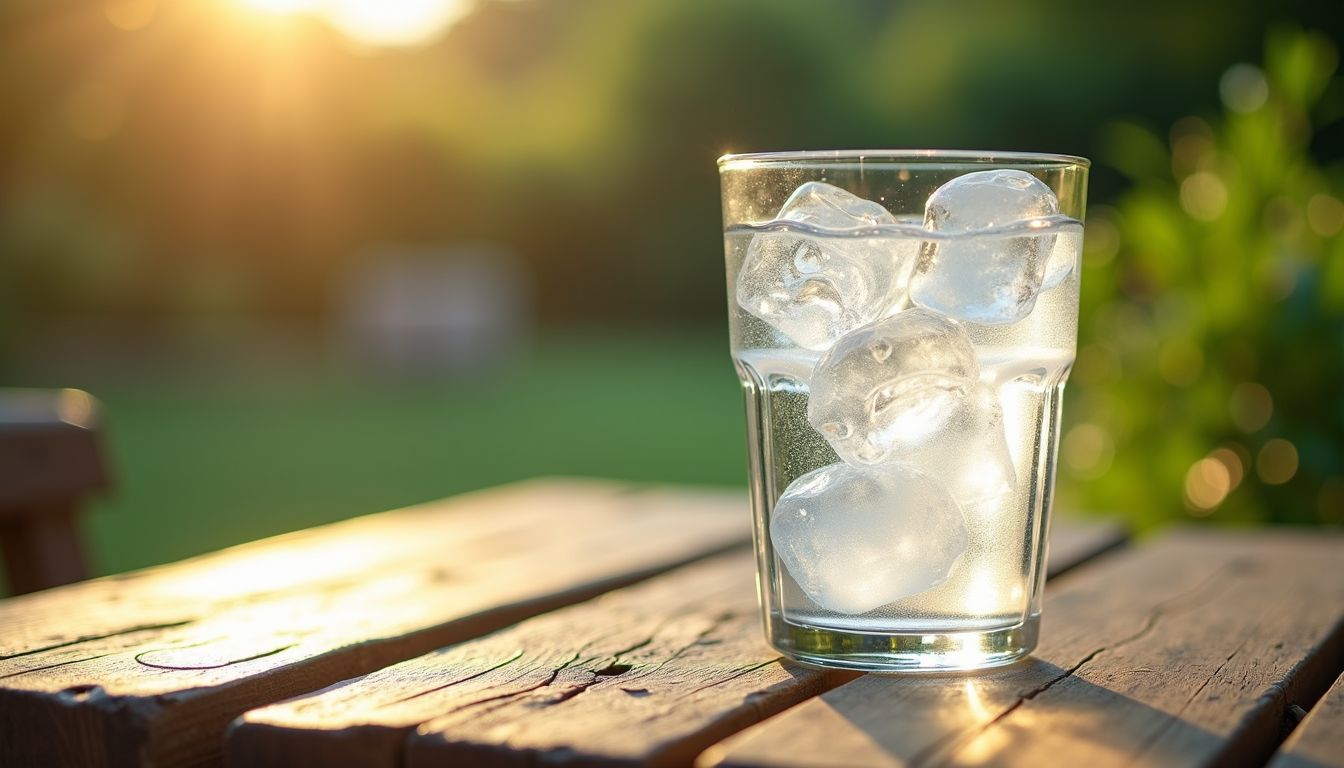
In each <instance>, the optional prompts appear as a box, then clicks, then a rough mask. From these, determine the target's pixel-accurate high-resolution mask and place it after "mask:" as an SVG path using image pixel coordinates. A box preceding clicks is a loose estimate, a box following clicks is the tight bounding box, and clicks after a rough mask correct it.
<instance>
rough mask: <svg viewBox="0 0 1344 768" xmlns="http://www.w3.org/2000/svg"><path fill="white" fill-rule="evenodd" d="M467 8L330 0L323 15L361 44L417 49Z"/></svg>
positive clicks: (428, 1) (458, 1) (450, 0)
mask: <svg viewBox="0 0 1344 768" xmlns="http://www.w3.org/2000/svg"><path fill="white" fill-rule="evenodd" d="M466 6H467V4H466V2H464V1H463V0H328V2H326V3H324V4H323V10H322V15H323V16H324V17H325V18H326V20H327V21H328V22H329V23H330V24H331V25H332V26H334V27H336V28H337V29H339V30H340V31H341V32H343V33H345V34H346V35H347V36H349V37H350V38H351V39H353V40H354V41H356V42H359V43H364V44H367V45H374V46H399V45H416V44H418V43H424V42H428V41H429V40H430V39H431V38H433V37H434V36H435V35H437V34H438V33H439V32H442V31H443V30H444V29H445V28H447V27H448V25H450V24H452V23H453V22H454V21H457V20H458V18H460V17H461V16H462V15H463V14H464V13H466V10H467V7H466Z"/></svg>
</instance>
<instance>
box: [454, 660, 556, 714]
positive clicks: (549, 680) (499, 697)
mask: <svg viewBox="0 0 1344 768" xmlns="http://www.w3.org/2000/svg"><path fill="white" fill-rule="evenodd" d="M578 659H579V654H578V653H575V654H574V655H573V656H571V657H570V658H569V660H568V661H566V662H564V663H563V664H561V665H560V666H558V667H556V668H555V669H553V670H551V674H550V675H549V676H547V678H546V679H545V680H543V681H541V682H540V683H537V684H536V685H530V686H528V687H526V688H523V689H522V690H519V691H510V692H508V693H501V694H497V695H495V696H488V697H486V698H484V699H477V700H475V701H469V702H467V703H465V704H461V705H458V706H456V707H453V708H452V709H450V710H448V711H447V712H444V713H443V716H447V715H455V714H457V713H458V712H462V711H465V710H468V709H472V708H474V707H479V706H481V705H482V704H490V703H493V702H499V701H506V700H509V699H516V698H518V697H520V696H526V695H527V694H529V693H532V692H533V691H539V690H541V689H542V688H546V687H549V686H550V685H551V684H552V683H554V682H555V681H556V680H557V679H559V677H560V673H561V672H563V671H565V670H566V669H568V668H569V667H570V666H571V665H573V664H574V662H576V661H578Z"/></svg>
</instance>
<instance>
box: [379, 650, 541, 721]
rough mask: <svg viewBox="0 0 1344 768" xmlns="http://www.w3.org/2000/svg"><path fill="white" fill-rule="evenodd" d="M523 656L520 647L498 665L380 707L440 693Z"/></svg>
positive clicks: (498, 668)
mask: <svg viewBox="0 0 1344 768" xmlns="http://www.w3.org/2000/svg"><path fill="white" fill-rule="evenodd" d="M522 657H523V651H522V650H521V649H519V651H518V652H517V653H515V654H514V655H512V656H510V657H509V658H507V659H505V660H504V661H501V662H499V663H498V664H496V665H494V666H492V667H487V668H485V669H483V670H481V671H480V672H477V673H475V674H472V675H467V676H466V677H461V678H458V679H456V680H453V681H452V682H449V683H444V684H443V685H438V686H435V687H433V688H430V689H428V690H424V691H419V692H418V693H413V694H411V695H410V696H404V697H402V698H400V699H396V700H394V701H389V702H386V703H384V704H380V705H379V706H380V707H390V706H393V705H395V704H402V703H404V702H407V701H411V700H413V699H418V698H420V697H421V696H428V695H429V694H431V693H438V692H439V691H442V690H446V689H448V688H452V687H453V686H454V685H461V684H462V683H465V682H468V681H471V680H475V679H476V678H478V677H484V676H485V675H488V674H490V673H491V672H495V671H497V670H501V669H503V668H505V667H507V666H509V665H510V664H512V663H513V662H515V661H517V660H519V659H521V658H522Z"/></svg>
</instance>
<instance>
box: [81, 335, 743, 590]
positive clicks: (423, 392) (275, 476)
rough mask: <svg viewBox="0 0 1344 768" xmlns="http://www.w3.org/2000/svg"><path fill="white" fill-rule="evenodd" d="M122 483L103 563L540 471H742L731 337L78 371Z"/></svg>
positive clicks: (675, 475) (102, 537)
mask: <svg viewBox="0 0 1344 768" xmlns="http://www.w3.org/2000/svg"><path fill="white" fill-rule="evenodd" d="M78 386H81V387H84V388H86V389H88V390H90V391H91V392H92V393H93V394H94V395H95V396H97V397H98V398H99V399H100V400H101V401H102V402H103V405H104V413H105V425H106V430H107V449H108V451H109V453H110V455H111V457H112V460H113V464H114V470H115V474H116V489H115V491H114V493H113V494H112V495H111V496H110V497H109V498H107V499H105V500H101V501H99V502H97V503H96V504H94V505H93V506H92V514H91V515H90V516H89V518H88V521H87V526H86V531H87V532H88V537H89V545H90V551H91V554H92V556H93V558H94V560H95V566H96V568H97V570H98V571H99V572H100V573H115V572H119V571H124V570H127V569H131V568H138V567H142V566H146V565H150V564H154V563H159V562H167V561H172V560H177V559H180V558H183V557H187V556H190V555H194V554H198V553H201V552H206V551H210V550H214V549H218V548H220V547H224V546H228V545H231V544H236V543H240V542H244V541H250V540H253V539H256V538H259V537H262V536H268V535H272V534H277V533H281V532H284V531H290V530H295V529H299V528H304V527H308V526H312V525H318V524H321V523H326V522H330V521H334V520H340V519H343V518H347V517H351V516H354V515H359V514H364V513H370V512H378V511H381V510H385V509H391V508H394V507H398V506H403V505H408V504H413V503H416V502H421V501H427V500H431V499H436V498H440V497H443V496H446V495H449V494H454V493H460V492H462V491H467V490H471V489H475V488H481V487H486V486H491V485H496V484H499V483H504V482H508V481H512V480H518V479H522V478H528V477H535V476H540V475H583V476H594V477H612V478H622V479H630V480H640V481H662V482H680V483H702V484H718V485H733V484H738V485H742V484H745V482H746V458H745V457H746V452H745V442H744V437H743V425H742V413H741V408H742V406H741V399H740V394H739V391H738V385H737V380H736V377H735V375H734V373H733V369H732V364H731V362H730V358H729V355H728V349H727V341H726V337H723V336H719V335H714V336H710V335H708V334H699V335H697V334H674V333H651V334H638V335H634V334H628V335H617V334H610V333H604V334H594V333H565V334H555V333H552V334H547V335H545V336H543V337H542V338H540V339H539V340H538V341H537V342H536V343H535V345H534V346H533V348H532V350H531V353H530V354H528V355H526V356H525V357H524V358H522V359H519V360H518V361H516V362H515V363H514V364H512V365H511V366H509V367H508V368H507V369H505V370H503V371H500V372H498V373H496V374H492V375H489V376H478V377H474V378H465V379H459V380H446V381H437V382H433V381H426V380H421V381H400V382H398V381H374V380H370V379H368V378H367V377H361V376H359V375H357V374H356V373H354V372H352V371H348V370H337V369H334V368H332V367H331V366H329V365H324V364H321V363H319V362H316V361H314V362H310V363H305V362H301V361H300V362H294V361H290V362H288V363H286V364H285V365H283V366H282V367H280V368H279V369H276V370H255V369H249V370H228V369H225V370H224V371H220V370H214V369H212V370H210V371H198V372H195V373H175V374H172V375H162V376H156V377H147V376H144V375H143V374H137V375H134V376H132V375H122V376H109V375H106V374H104V375H103V376H101V377H99V378H89V379H84V380H82V381H81V382H80V383H79V385H78Z"/></svg>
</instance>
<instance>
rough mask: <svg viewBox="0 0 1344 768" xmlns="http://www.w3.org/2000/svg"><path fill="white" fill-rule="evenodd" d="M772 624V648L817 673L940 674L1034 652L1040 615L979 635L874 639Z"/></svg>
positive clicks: (901, 635) (869, 635) (883, 636)
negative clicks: (821, 669) (829, 670)
mask: <svg viewBox="0 0 1344 768" xmlns="http://www.w3.org/2000/svg"><path fill="white" fill-rule="evenodd" d="M771 618H772V619H773V622H772V625H773V627H772V628H773V636H772V637H771V638H770V644H771V645H772V646H774V647H775V649H776V650H778V651H779V652H780V653H783V654H784V655H785V656H787V657H789V658H790V659H793V660H794V661H798V662H802V663H803V664H812V665H815V666H818V667H831V668H836V669H857V670H862V671H864V672H939V671H944V672H945V671H948V670H966V669H985V668H987V667H999V666H1003V665H1005V664H1012V663H1013V662H1015V661H1017V660H1019V659H1021V658H1023V657H1025V656H1026V655H1027V654H1028V653H1031V651H1032V650H1033V649H1035V648H1036V639H1037V636H1038V632H1039V627H1040V615H1039V614H1037V615H1035V616H1032V617H1030V618H1028V619H1027V620H1026V621H1025V622H1023V623H1021V624H1016V625H1014V626H1011V627H1004V628H1002V629H993V630H986V631H981V632H931V633H919V634H915V633H908V634H907V633H874V632H862V633H861V632H845V631H842V630H836V629H826V628H822V627H804V626H799V625H797V624H790V623H788V622H786V621H782V620H781V619H780V618H779V617H771Z"/></svg>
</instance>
